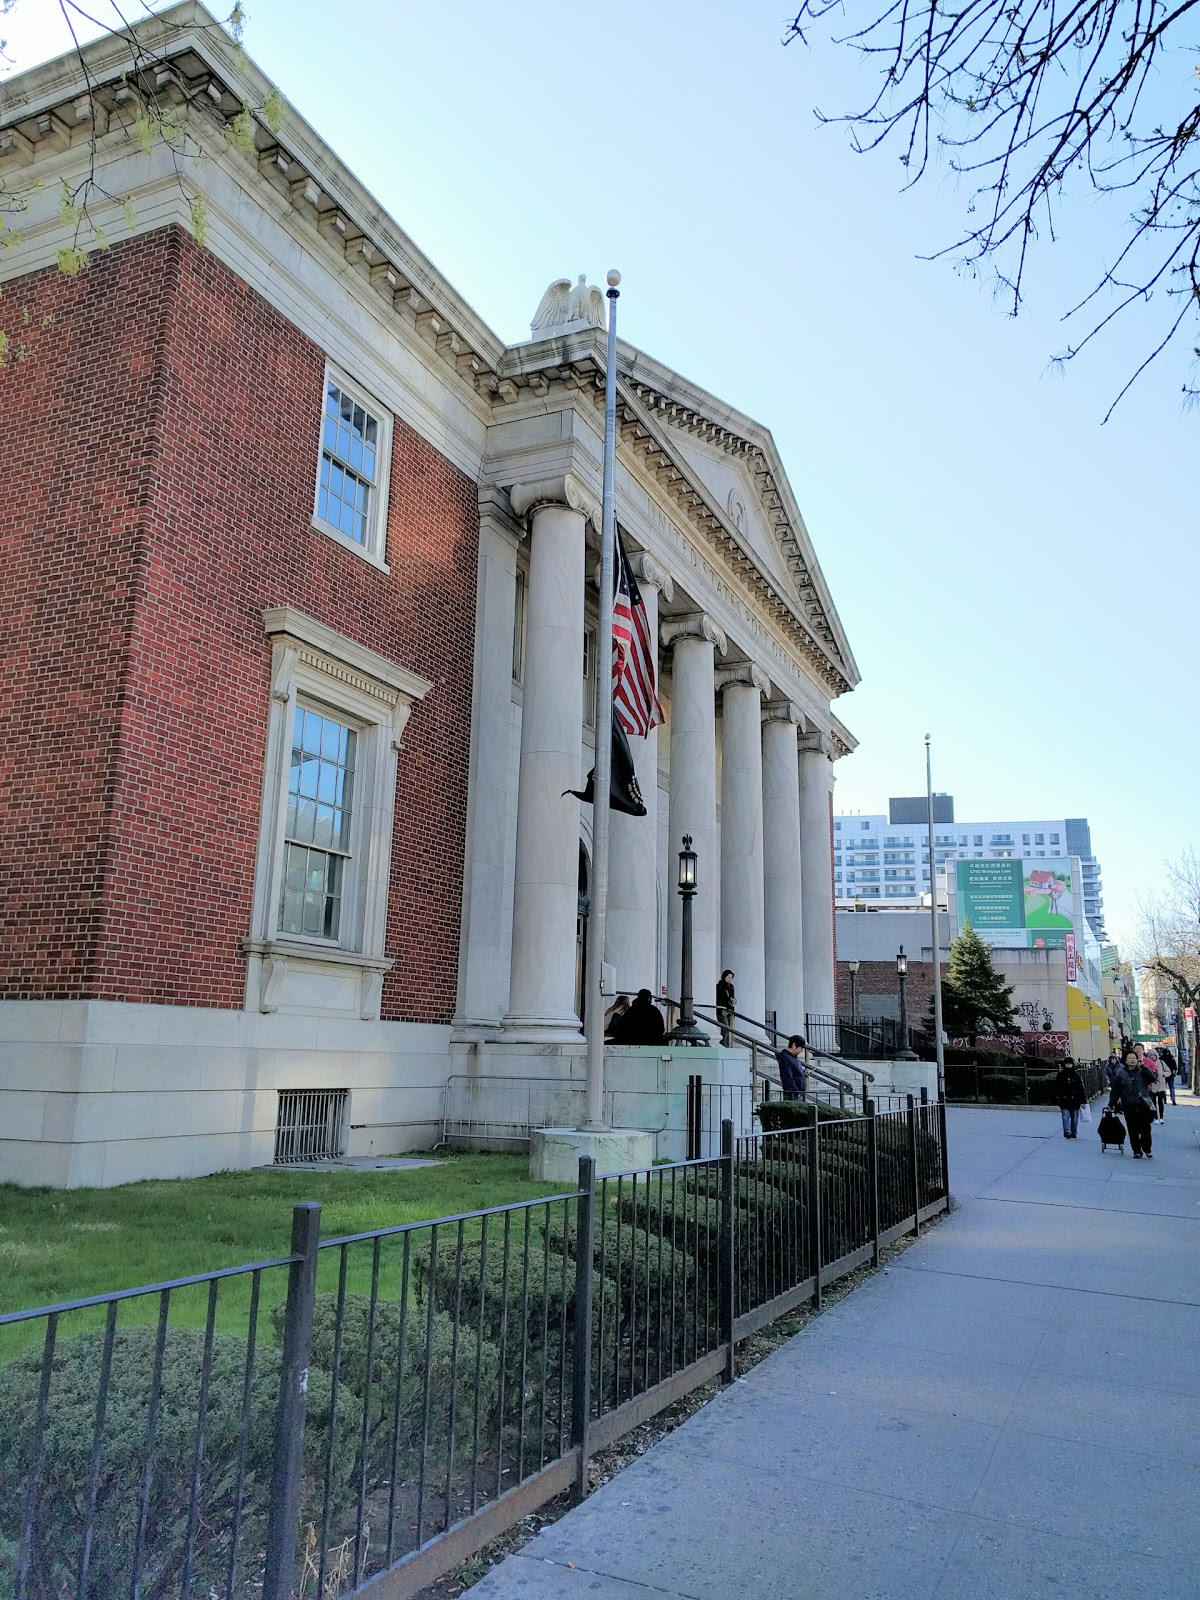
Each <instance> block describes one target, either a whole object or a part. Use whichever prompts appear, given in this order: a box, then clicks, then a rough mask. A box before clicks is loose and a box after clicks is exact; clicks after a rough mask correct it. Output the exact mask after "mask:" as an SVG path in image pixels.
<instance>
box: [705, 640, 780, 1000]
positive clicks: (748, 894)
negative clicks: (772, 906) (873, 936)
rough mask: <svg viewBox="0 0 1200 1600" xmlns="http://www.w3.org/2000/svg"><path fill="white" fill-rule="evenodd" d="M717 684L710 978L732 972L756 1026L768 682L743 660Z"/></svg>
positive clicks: (762, 978)
mask: <svg viewBox="0 0 1200 1600" xmlns="http://www.w3.org/2000/svg"><path fill="white" fill-rule="evenodd" d="M716 684H717V688H718V689H719V690H720V691H721V722H722V737H721V943H720V949H719V951H718V953H717V972H718V974H719V973H720V972H721V971H722V970H723V969H724V968H725V967H732V968H733V974H734V987H735V989H736V992H737V1009H738V1010H739V1011H741V1012H743V1013H744V1014H745V1015H746V1016H747V1017H753V1018H755V1019H756V1020H760V1019H761V1018H762V1017H763V1016H764V1015H765V1013H766V966H765V961H766V955H765V944H764V932H765V925H764V904H763V894H764V882H763V760H762V697H763V695H764V694H769V693H770V689H771V684H770V680H769V679H768V677H767V675H766V673H765V672H763V671H762V670H761V668H759V667H756V666H755V665H754V664H753V662H750V661H746V662H742V663H741V664H740V665H739V666H734V667H722V668H721V669H720V671H719V672H718V673H717V674H716ZM742 1026H743V1027H744V1026H745V1024H744V1023H743V1024H742Z"/></svg>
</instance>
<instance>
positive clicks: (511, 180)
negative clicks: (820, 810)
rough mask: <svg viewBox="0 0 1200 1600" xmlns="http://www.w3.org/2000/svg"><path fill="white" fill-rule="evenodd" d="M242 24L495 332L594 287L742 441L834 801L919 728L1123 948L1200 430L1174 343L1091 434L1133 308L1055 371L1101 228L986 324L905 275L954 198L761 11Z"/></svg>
mask: <svg viewBox="0 0 1200 1600" xmlns="http://www.w3.org/2000/svg"><path fill="white" fill-rule="evenodd" d="M97 4H98V5H99V4H100V0H97ZM248 9H249V20H248V24H247V30H246V41H245V42H246V48H247V50H248V52H249V54H250V55H251V56H252V57H253V58H254V59H255V60H256V61H257V62H258V64H259V65H260V66H261V67H262V68H263V70H264V71H265V72H266V73H267V75H268V76H269V77H271V78H272V79H273V80H274V81H275V82H276V83H277V84H278V85H279V87H280V89H281V90H282V92H283V93H284V95H285V96H286V97H287V98H288V99H289V100H290V101H292V103H293V104H295V105H296V106H297V108H298V109H299V110H300V111H301V112H302V114H303V115H304V116H306V117H307V118H308V119H309V121H310V122H312V123H313V125H314V126H315V127H316V129H317V130H318V131H319V132H320V133H321V135H322V136H323V137H324V138H325V139H326V140H327V141H328V142H329V143H330V144H331V145H332V147H333V148H334V149H335V150H336V151H337V153H338V154H339V156H340V157H341V158H342V159H343V160H344V161H345V162H346V163H347V164H348V165H349V166H350V167H351V168H352V169H353V170H354V171H355V172H356V173H357V175H358V176H359V177H360V178H361V179H362V181H363V182H364V183H365V184H366V185H367V187H368V188H369V189H370V190H372V192H373V193H374V194H375V195H376V196H377V198H378V199H379V200H380V202H381V203H382V204H383V205H384V206H385V207H386V208H387V209H388V210H389V211H390V212H391V213H392V214H393V215H394V216H395V217H396V219H397V220H398V221H399V222H400V224H401V225H402V226H403V227H404V228H405V229H406V230H407V231H408V232H409V233H410V234H411V235H412V237H413V238H414V239H415V240H416V241H417V242H418V244H419V245H420V246H421V247H422V248H423V249H424V250H425V251H427V252H428V254H429V255H430V256H431V257H432V258H433V260H434V261H435V262H436V263H437V264H438V266H439V267H440V268H441V269H442V271H443V272H445V273H446V275H447V276H448V277H449V279H450V280H451V282H452V283H453V284H454V285H455V287H456V288H457V289H458V290H459V292H460V293H462V294H463V295H464V296H465V297H466V298H467V299H468V300H469V301H470V302H471V303H472V304H473V305H474V306H475V307H476V308H477V310H478V311H479V312H480V313H481V314H482V315H483V316H484V317H485V318H486V319H487V321H488V322H489V323H490V324H491V325H492V326H493V327H494V328H495V329H496V331H497V332H498V333H500V334H501V335H502V336H504V337H505V338H507V339H509V340H516V339H520V338H523V337H525V336H526V334H527V331H528V322H529V318H530V316H531V315H532V313H533V309H534V307H535V306H536V305H537V302H538V299H539V297H540V295H541V293H542V290H543V289H544V288H545V286H546V284H547V283H548V282H549V281H550V279H551V278H552V277H555V276H557V275H559V274H572V275H574V274H576V273H578V272H582V271H586V272H587V273H588V275H589V277H590V278H591V279H592V280H593V281H599V280H600V279H601V278H602V275H603V273H604V271H605V270H606V269H607V268H608V267H609V266H618V267H619V268H620V269H621V271H622V273H623V275H624V285H623V295H622V300H621V332H622V336H623V337H624V338H627V339H629V340H630V341H631V342H633V343H635V344H637V345H639V346H641V347H642V348H644V349H646V350H647V351H649V352H651V353H652V354H653V355H654V356H656V357H657V358H658V359H659V360H662V361H665V362H667V363H668V364H669V365H671V366H673V367H675V368H677V369H678V370H679V371H681V372H683V373H685V374H686V375H687V376H688V377H689V378H691V379H693V380H695V381H696V382H698V383H701V384H703V385H704V386H706V387H707V388H709V389H711V390H712V391H714V392H715V393H716V394H718V395H720V396H722V397H723V398H725V399H726V400H728V401H729V402H730V403H732V404H734V405H736V406H738V407H740V408H741V409H742V410H744V411H746V412H748V413H750V414H751V415H752V416H754V417H756V418H758V419H759V420H760V421H761V422H763V423H765V424H766V425H767V426H769V427H770V428H771V430H772V432H773V434H774V436H775V440H776V442H777V444H778V446H779V448H780V451H781V453H782V456H783V459H784V461H785V463H786V465H787V468H788V472H789V476H790V478H791V482H792V485H793V488H794V490H795V493H796V497H797V499H798V501H799V504H800V506H801V508H802V510H803V512H804V516H805V520H806V522H807V525H808V529H809V533H810V534H811V536H812V539H813V542H814V544H815V546H816V550H817V554H818V557H819V559H820V562H821V566H822V568H823V570H824V573H825V576H826V579H827V581H828V583H829V585H830V588H831V591H832V593H833V596H834V599H835V602H836V604H837V606H838V609H839V611H840V614H841V617H842V620H843V623H844V624H845V627H846V630H847V633H848V635H849V638H850V641H851V645H852V647H853V649H854V652H855V655H856V657H857V660H858V663H859V667H860V669H861V672H862V676H863V681H862V684H861V686H860V687H859V689H857V690H856V691H855V692H854V693H853V694H852V695H850V696H847V697H845V698H843V699H842V700H840V701H838V702H837V704H836V709H837V712H838V714H839V715H840V716H841V717H842V719H843V721H845V722H846V723H847V725H848V726H849V727H850V728H851V729H852V730H853V732H854V733H855V734H856V735H857V737H858V739H859V740H860V748H859V750H858V752H857V753H856V754H855V755H854V756H853V757H851V758H850V759H849V760H846V761H843V762H840V763H839V766H838V785H837V791H836V796H835V804H836V805H837V806H838V808H839V809H858V810H863V811H879V810H883V809H885V807H886V801H887V797H888V795H889V794H892V793H901V794H903V793H913V792H920V791H921V790H922V789H923V787H924V743H923V739H924V735H925V732H926V731H927V730H928V731H929V732H930V733H932V735H933V738H934V756H935V773H934V777H935V784H936V787H937V788H939V789H945V790H949V791H950V792H951V793H953V794H954V796H955V800H956V808H957V814H958V815H959V816H960V817H962V818H965V819H968V820H970V819H974V818H981V819H982V818H1005V817H1013V818H1020V817H1036V816H1046V817H1049V816H1059V815H1071V816H1081V815H1082V816H1087V817H1088V818H1089V819H1090V821H1091V824H1092V840H1093V848H1094V849H1095V851H1096V853H1097V855H1098V856H1099V858H1100V861H1101V865H1102V869H1103V876H1104V890H1105V902H1106V912H1107V915H1108V921H1109V931H1110V934H1115V935H1116V936H1118V937H1120V938H1122V939H1124V940H1128V939H1129V938H1130V936H1131V934H1132V932H1133V928H1134V924H1135V921H1136V901H1137V898H1138V897H1139V896H1144V895H1145V893H1146V892H1147V890H1148V889H1149V888H1151V887H1153V885H1154V884H1155V883H1156V882H1160V883H1161V881H1162V880H1163V877H1164V874H1163V870H1162V867H1163V862H1164V859H1165V858H1168V857H1171V856H1174V855H1176V854H1178V853H1179V852H1180V851H1181V850H1182V849H1183V848H1185V847H1186V846H1188V845H1190V844H1194V843H1195V842H1196V834H1195V828H1194V824H1193V819H1194V817H1195V814H1196V806H1195V793H1196V789H1197V780H1198V779H1200V770H1198V769H1200V759H1198V757H1197V754H1196V740H1195V737H1194V735H1193V732H1192V727H1191V721H1190V716H1189V713H1190V710H1191V701H1192V694H1191V693H1190V692H1189V691H1191V690H1192V687H1193V685H1194V683H1195V681H1196V671H1195V667H1194V664H1193V659H1192V657H1193V643H1192V640H1193V633H1194V629H1193V624H1192V622H1191V620H1190V614H1191V611H1192V609H1193V606H1194V605H1195V603H1196V601H1195V599H1194V597H1195V596H1197V595H1200V587H1198V583H1197V579H1198V577H1200V572H1198V570H1197V569H1198V564H1200V563H1198V559H1197V538H1196V534H1197V521H1198V513H1197V504H1198V498H1200V497H1198V493H1197V478H1198V474H1197V470H1196V467H1197V462H1198V461H1200V413H1197V412H1195V411H1192V412H1186V411H1184V410H1183V409H1182V407H1181V398H1180V385H1181V383H1182V382H1183V380H1184V377H1185V376H1186V372H1187V369H1186V367H1185V365H1184V363H1183V355H1182V352H1181V353H1179V354H1176V355H1174V356H1168V357H1167V358H1166V360H1165V362H1163V363H1161V364H1160V366H1159V368H1158V369H1157V370H1153V371H1152V372H1151V373H1150V374H1149V375H1148V376H1147V377H1146V378H1144V379H1143V380H1142V381H1141V382H1140V384H1139V385H1138V386H1137V387H1136V388H1135V390H1134V391H1133V393H1132V395H1131V396H1130V397H1129V398H1127V399H1126V401H1125V402H1124V403H1123V404H1122V405H1121V406H1120V407H1119V408H1118V410H1117V412H1116V414H1115V416H1114V417H1113V419H1112V420H1111V421H1110V422H1109V423H1108V424H1107V425H1104V426H1102V425H1101V424H1102V418H1103V416H1104V413H1105V410H1106V409H1107V406H1108V403H1109V401H1110V400H1111V399H1112V397H1113V396H1114V395H1115V394H1116V392H1117V391H1118V390H1119V388H1120V387H1121V384H1122V383H1123V382H1124V380H1125V378H1126V377H1127V376H1128V375H1129V373H1130V372H1131V371H1132V370H1133V368H1134V367H1135V366H1136V365H1137V363H1138V361H1139V360H1140V359H1141V357H1142V355H1143V354H1144V351H1145V339H1146V336H1147V333H1148V329H1147V327H1146V325H1145V323H1144V322H1142V321H1140V320H1139V319H1138V318H1137V317H1134V318H1131V319H1127V320H1126V321H1125V322H1124V323H1123V324H1119V325H1118V326H1117V327H1116V329H1115V331H1114V332H1113V333H1112V334H1111V335H1110V336H1109V337H1108V338H1107V339H1106V340H1104V341H1103V343H1101V344H1100V345H1099V346H1097V347H1095V348H1093V350H1092V351H1091V352H1089V353H1088V354H1087V355H1086V356H1085V357H1083V358H1081V359H1080V360H1079V361H1077V362H1076V363H1074V364H1072V365H1070V366H1069V367H1068V368H1067V370H1066V372H1065V374H1064V375H1061V376H1060V375H1057V374H1055V373H1054V372H1052V371H1051V370H1050V368H1049V362H1050V357H1051V356H1052V355H1053V354H1054V353H1055V352H1057V351H1058V350H1060V349H1061V348H1062V347H1063V346H1064V344H1066V343H1067V340H1068V335H1067V334H1066V333H1065V332H1064V330H1063V328H1062V326H1061V325H1060V322H1059V316H1060V313H1061V312H1062V311H1063V310H1064V309H1065V308H1066V307H1067V306H1068V305H1069V304H1070V303H1071V296H1072V292H1073V291H1076V297H1078V295H1079V294H1082V293H1083V292H1085V291H1086V290H1087V289H1088V288H1090V287H1091V284H1092V281H1093V275H1094V274H1095V272H1096V271H1097V268H1098V266H1099V264H1100V263H1101V262H1102V261H1103V260H1104V258H1105V257H1106V255H1111V254H1113V253H1114V252H1113V242H1112V241H1113V237H1114V236H1113V233H1112V229H1111V224H1112V222H1113V220H1114V217H1113V212H1112V209H1111V208H1106V207H1105V206H1104V205H1102V204H1100V203H1098V202H1096V201H1095V200H1093V199H1092V198H1091V197H1089V196H1086V195H1085V196H1081V197H1079V199H1078V200H1077V201H1076V202H1075V203H1074V204H1072V205H1071V206H1070V207H1069V208H1068V209H1067V210H1066V211H1065V212H1064V213H1063V215H1062V218H1061V222H1062V230H1061V233H1060V238H1059V242H1058V243H1056V244H1055V245H1054V246H1052V247H1044V248H1042V249H1040V250H1039V251H1038V253H1037V255H1036V256H1035V258H1034V263H1033V272H1032V275H1031V278H1030V280H1029V284H1028V286H1027V301H1026V309H1025V311H1024V312H1023V313H1022V316H1021V317H1020V318H1019V319H1018V320H1016V321H1013V320H1012V319H1010V318H1009V317H1007V316H1006V315H1005V314H1004V311H1003V309H1002V307H1001V305H1000V303H999V302H998V301H997V300H996V298H995V297H994V295H993V292H992V289H991V287H990V285H989V284H988V283H987V282H984V281H976V280H973V279H971V278H969V277H966V276H963V275H959V274H957V273H956V272H955V270H954V269H953V267H952V265H951V264H950V263H949V262H947V261H939V262H929V261H923V260H920V259H918V258H919V257H920V256H921V255H922V254H928V253H929V252H931V251H932V250H933V249H936V248H937V247H939V246H941V245H944V244H948V243H951V242H953V239H954V237H955V230H956V224H961V221H962V218H963V215H964V208H965V204H966V195H965V193H964V192H963V191H962V190H961V189H958V188H956V185H955V182H954V180H953V179H952V178H951V177H950V176H949V175H946V174H944V173H943V174H939V175H935V177H934V178H933V180H932V181H928V182H927V183H926V184H925V185H923V186H922V187H921V188H920V189H918V190H916V191H914V192H912V193H909V194H908V195H903V196H902V195H900V194H899V192H898V191H899V185H900V181H901V175H902V174H901V168H900V166H899V164H898V162H897V161H896V160H895V158H894V157H893V156H891V155H890V154H888V153H884V154H882V155H876V156H873V157H861V156H855V155H854V154H853V153H852V151H851V150H850V147H849V139H848V135H847V133H846V132H845V130H842V129H839V128H836V127H820V126H819V125H818V124H817V122H816V119H815V117H814V115H813V108H814V106H816V105H820V106H822V107H823V108H824V109H826V110H835V109H839V108H841V107H843V106H844V105H845V104H847V103H848V102H849V101H854V100H857V99H860V98H862V96H863V92H864V91H865V89H866V87H867V83H866V79H865V78H864V77H862V76H861V75H860V72H859V69H858V68H857V66H856V65H855V63H854V62H853V60H852V59H851V58H850V57H848V56H843V55H842V53H840V52H836V51H833V50H830V49H828V48H817V49H813V50H810V51H805V50H804V49H803V48H801V47H799V46H796V45H792V46H790V47H788V48H787V49H783V48H781V44H780V40H781V37H782V34H783V31H784V25H783V21H782V18H783V17H784V16H785V14H786V11H787V7H786V5H784V4H780V3H779V0H774V3H766V4H764V3H762V0H741V3H740V4H738V5H729V4H724V5H720V4H716V3H713V0H695V3H691V4H683V3H679V0H663V3H659V4H648V3H647V0H640V3H635V0H611V3H609V4H606V5H604V6H602V7H591V6H583V5H578V6H570V5H567V6H564V5H553V6H552V5H549V4H544V3H540V0H538V3H528V0H526V3H515V4H510V5H509V6H507V7H501V6H497V5H495V4H494V3H493V4H482V3H474V0H470V3H466V0H442V3H440V4H439V5H437V6H429V5H428V4H420V5H418V4H416V3H413V0H393V3H385V0H352V3H350V4H343V5H340V6H332V5H330V4H329V3H328V0H250V4H249V7H248ZM56 13H57V6H56V5H55V4H54V3H53V0H18V5H17V8H16V10H15V11H14V12H13V13H12V15H10V16H9V17H7V18H6V19H4V26H3V29H2V31H3V32H4V34H5V35H6V36H7V37H8V39H9V54H10V56H12V57H13V59H14V61H15V64H16V66H17V67H18V68H20V67H25V66H31V65H33V64H35V63H36V62H37V61H39V60H43V59H45V58H47V57H49V56H52V55H55V54H58V53H59V51H60V49H61V48H62V42H61V41H62V36H61V32H60V31H59V30H58V29H57V28H56V26H55V16H56ZM98 14H100V13H99V12H98ZM1176 68H1177V69H1178V71H1177V73H1176ZM1190 74H1191V66H1190V63H1188V62H1187V61H1186V60H1184V59H1182V58H1180V59H1178V60H1177V61H1176V62H1175V63H1173V64H1171V63H1168V66H1167V67H1166V68H1165V69H1164V74H1163V79H1164V81H1163V84H1162V85H1161V86H1160V87H1161V92H1162V93H1163V94H1164V96H1166V95H1167V94H1170V95H1171V96H1172V97H1174V96H1175V95H1177V94H1178V93H1179V92H1180V84H1186V83H1187V82H1188V81H1189V79H1190ZM1176 76H1177V77H1178V80H1179V81H1178V82H1177V81H1176ZM1193 342H1194V341H1193Z"/></svg>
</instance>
